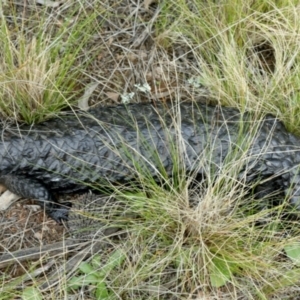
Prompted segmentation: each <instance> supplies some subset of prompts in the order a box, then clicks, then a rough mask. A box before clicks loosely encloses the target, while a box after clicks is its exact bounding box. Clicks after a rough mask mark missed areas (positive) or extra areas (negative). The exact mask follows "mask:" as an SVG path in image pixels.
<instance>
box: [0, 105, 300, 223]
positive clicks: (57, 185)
mask: <svg viewBox="0 0 300 300" xmlns="http://www.w3.org/2000/svg"><path fill="white" fill-rule="evenodd" d="M179 112H180V113H179ZM253 120H254V118H253V115H252V114H251V113H245V114H241V113H240V112H239V111H238V110H236V109H234V108H230V107H219V106H216V107H213V106H207V105H204V104H201V103H198V102H184V103H180V104H179V105H178V104H174V103H173V104H172V103H155V104H152V105H151V104H142V103H140V104H130V105H127V106H125V105H118V106H115V107H101V106H99V107H96V108H94V109H91V110H90V111H89V112H88V113H86V112H78V113H77V114H76V115H74V113H69V114H66V115H64V116H61V117H60V118H54V119H51V120H48V121H45V122H43V123H40V124H36V125H33V126H27V125H24V126H19V127H13V128H12V127H5V126H2V128H1V136H2V138H1V145H0V161H1V164H0V183H2V184H4V185H6V187H7V188H8V189H9V190H10V191H11V192H13V193H15V194H17V195H19V196H22V197H25V198H33V199H36V200H37V201H38V203H39V204H40V205H41V206H42V207H44V208H45V211H46V213H47V215H48V216H50V217H51V218H53V219H54V220H56V221H57V222H61V221H62V220H66V219H67V217H68V209H69V208H68V207H66V206H65V207H63V206H60V205H59V204H58V203H57V202H56V199H55V197H54V194H55V192H56V191H59V193H68V192H70V191H75V190H78V189H82V188H83V187H85V184H88V185H92V184H97V183H101V182H104V181H106V182H119V181H122V182H124V181H130V180H132V179H134V176H135V175H134V171H133V169H134V168H135V166H136V164H138V165H139V166H140V168H141V170H147V172H148V173H149V174H150V175H151V176H154V177H155V176H157V175H158V173H159V170H162V168H163V169H164V170H165V172H166V173H167V174H169V175H172V170H173V161H174V160H173V159H172V156H174V152H172V151H174V150H171V149H174V147H172V146H174V144H176V143H177V144H178V143H179V144H180V145H181V146H184V147H182V149H183V148H185V149H184V151H182V157H183V160H182V163H183V166H184V168H185V171H186V172H187V173H191V172H194V173H198V174H199V173H200V174H203V173H205V171H204V168H203V167H202V166H201V161H203V160H201V159H200V157H201V155H202V154H203V153H204V152H205V151H207V150H208V153H210V155H209V157H210V159H211V163H212V164H214V165H215V166H217V167H218V168H221V167H222V163H223V162H224V160H225V158H226V157H228V155H230V154H231V153H232V151H233V150H234V149H236V148H234V147H235V145H236V144H242V145H243V142H241V138H245V137H246V136H249V132H250V131H251V128H253V127H256V129H255V134H253V136H252V138H251V143H250V146H249V147H248V149H247V157H248V159H246V160H245V165H247V167H246V168H244V170H241V172H240V176H239V178H240V179H241V180H242V179H243V178H244V179H245V182H246V183H249V182H251V181H253V180H256V179H257V178H260V177H261V178H268V177H272V176H274V175H275V176H274V178H273V179H272V180H274V181H276V184H277V185H279V186H280V187H281V188H282V189H283V190H284V192H285V194H286V195H289V197H290V202H291V203H292V204H294V205H295V206H296V207H299V206H300V188H299V187H300V185H299V182H300V177H299V168H298V167H299V163H300V147H299V146H300V139H298V138H297V137H295V136H294V135H292V134H290V133H289V132H287V130H286V129H285V127H284V125H283V124H282V123H281V122H280V121H279V120H278V119H276V118H275V117H273V116H270V115H267V116H265V117H264V118H263V119H261V121H257V122H256V123H254V122H253ZM241 121H242V122H241ZM175 124H176V125H175ZM179 133H180V134H179ZM176 141H177V142H176ZM239 147H240V146H239ZM177 162H178V160H177Z"/></svg>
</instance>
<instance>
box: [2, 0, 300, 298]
mask: <svg viewBox="0 0 300 300" xmlns="http://www.w3.org/2000/svg"><path fill="white" fill-rule="evenodd" d="M0 2H1V1H0ZM19 2H20V3H18V1H11V0H6V1H4V2H3V3H0V17H1V26H0V36H1V41H2V43H1V44H0V69H1V74H0V98H1V100H0V110H1V114H2V116H4V117H10V118H13V119H16V120H18V121H21V122H22V121H23V122H24V121H25V122H27V123H34V122H40V121H42V120H44V119H45V118H49V117H51V116H53V115H56V114H59V112H60V111H61V110H62V109H63V108H65V107H68V106H70V105H73V106H76V105H77V104H78V100H79V99H80V97H82V95H83V94H85V95H88V99H86V98H85V100H84V101H85V105H86V104H87V103H88V105H89V106H92V105H94V104H96V103H100V102H101V103H102V104H103V103H105V104H110V103H112V102H113V103H117V102H120V101H121V100H120V99H123V101H124V99H126V100H128V99H129V100H131V101H149V100H155V101H164V100H177V99H182V100H185V99H190V100H191V101H192V100H195V99H197V98H199V96H201V95H209V98H210V99H211V102H214V103H220V104H222V105H229V106H234V107H238V108H239V109H240V110H242V111H244V110H246V109H247V110H252V111H255V112H257V114H258V116H259V115H260V114H261V113H273V114H275V115H277V116H279V117H280V118H281V119H282V120H283V121H284V123H285V125H286V126H287V127H288V128H289V130H290V131H292V132H294V133H296V134H300V119H299V117H298V115H299V110H300V100H299V99H300V94H299V90H298V86H299V82H300V80H299V71H300V54H299V50H300V48H299V47H300V34H299V32H300V22H299V15H300V1H298V0H281V1H275V0H260V1H242V0H234V1H232V0H224V1H214V0H207V1H202V0H189V1H183V0H179V1H175V0H173V1H172V0H170V1H160V3H157V2H159V1H144V2H143V3H140V2H139V1H127V0H122V1H117V2H116V1H110V0H104V1H90V0H89V1H85V0H76V1H65V2H63V3H62V4H61V5H57V6H55V5H54V4H53V3H57V2H56V1H52V2H51V3H52V4H53V6H52V5H50V4H49V3H50V2H49V1H45V4H44V5H39V4H31V5H29V4H24V1H19ZM32 2H34V1H32ZM91 84H92V86H93V88H92V89H90V87H91ZM87 91H88V92H87ZM121 96H123V97H121ZM81 99H82V98H81ZM175 148H176V147H175ZM175 148H174V149H175ZM238 154H239V153H233V157H232V158H231V160H230V159H229V160H228V161H227V162H226V164H225V165H224V167H223V169H222V170H221V172H220V173H218V174H217V173H214V172H213V168H212V166H211V165H210V164H209V153H206V154H205V156H203V157H199V162H201V164H202V166H205V169H206V170H207V174H208V176H207V178H205V179H204V180H202V181H198V182H197V181H195V180H194V178H193V174H190V175H191V176H189V177H186V176H184V175H183V174H184V170H183V169H181V168H178V170H174V176H173V178H168V177H167V176H166V175H165V174H164V172H163V170H160V171H161V176H159V178H158V180H157V179H156V181H155V180H153V179H152V178H149V176H147V174H143V173H142V172H141V169H142V168H139V166H136V170H133V172H135V173H136V178H137V182H136V183H135V184H133V185H132V186H131V187H128V186H127V187H122V186H118V187H111V188H112V189H113V194H114V197H111V198H110V199H109V200H108V202H107V205H103V207H102V208H101V209H99V210H98V211H97V212H91V214H90V215H89V214H87V215H86V216H85V217H87V218H90V219H94V220H95V221H96V226H101V228H103V230H104V229H109V228H115V227H117V228H119V231H118V233H114V234H111V235H110V236H107V235H103V234H99V233H98V234H95V235H94V237H93V238H92V239H91V241H90V244H98V245H99V244H100V245H102V244H103V245H105V246H103V247H100V250H99V247H98V248H97V251H94V250H93V251H90V252H91V253H92V254H93V255H91V257H90V258H86V257H82V259H81V260H78V261H77V265H75V267H74V266H73V268H69V267H68V260H70V257H68V256H67V255H65V256H64V255H60V256H51V255H49V256H48V257H47V256H45V257H43V259H41V260H40V261H38V262H36V263H35V264H34V265H30V264H29V263H27V264H24V266H23V265H22V263H21V262H20V265H22V267H21V268H18V269H17V268H16V269H14V268H13V267H7V268H6V269H2V270H1V276H2V277H1V283H2V284H1V286H2V292H0V299H13V298H16V297H22V299H64V298H67V297H68V295H69V294H72V296H74V295H77V298H74V299H294V298H295V295H298V294H299V281H300V269H299V259H300V246H299V242H298V240H299V236H300V228H299V222H298V221H297V219H295V218H287V217H286V209H287V206H288V205H287V202H288V201H287V200H288V199H283V198H284V197H282V195H269V196H268V197H266V198H265V199H264V200H263V201H264V202H266V203H267V202H268V201H270V202H271V201H272V200H273V199H274V198H276V197H281V199H280V200H281V201H279V202H280V205H278V206H275V207H272V206H271V205H270V206H268V205H265V206H264V205H262V202H260V201H257V200H255V197H254V195H253V194H252V191H251V190H249V189H248V190H247V189H246V188H245V187H244V185H243V182H241V180H240V179H239V178H238V170H239V168H240V167H241V165H242V163H243V160H242V158H241V157H240V156H234V155H238ZM173 156H174V160H175V161H176V160H178V165H180V162H181V160H180V155H179V152H178V153H177V152H176V151H175V150H174V155H173ZM133 159H134V158H133ZM157 182H159V184H158V183H157ZM254 185H255V184H254ZM295 214H297V213H295ZM97 222H99V224H98V223H97ZM29 224H30V222H29ZM97 224H98V225H97ZM3 226H4V225H3ZM7 226H12V224H8V225H6V227H5V228H7ZM48 226H51V224H50V225H48ZM3 228H4V227H3ZM5 230H6V229H5ZM5 230H3V231H4V232H5ZM24 235H25V229H24ZM56 238H57V237H56ZM37 240H38V239H37ZM7 241H8V239H7V237H6V236H4V235H1V249H4V250H5V252H7V251H13V250H12V249H14V250H15V248H14V247H16V246H15V245H18V247H17V248H22V247H24V245H25V242H24V237H23V234H19V235H18V234H16V235H15V241H14V242H13V243H12V242H11V241H10V240H9V241H10V243H8V242H7ZM39 242H41V241H40V240H38V243H39ZM7 243H8V244H9V245H8V244H7ZM86 251H88V250H86ZM47 266H48V267H47ZM61 266H64V267H65V270H66V271H65V272H63V273H59V272H57V274H58V275H57V274H56V273H55V271H56V270H59V269H61ZM20 269H21V270H22V271H20ZM17 270H18V271H17ZM19 273H22V274H21V275H20V274H19ZM79 291H80V292H79ZM74 297H75V296H74Z"/></svg>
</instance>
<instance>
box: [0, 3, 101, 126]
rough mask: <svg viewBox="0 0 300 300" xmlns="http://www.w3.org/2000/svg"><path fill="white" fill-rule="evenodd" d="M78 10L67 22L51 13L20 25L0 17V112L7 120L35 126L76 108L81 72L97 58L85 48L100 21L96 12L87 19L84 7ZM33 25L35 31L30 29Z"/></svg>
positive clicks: (80, 86)
mask: <svg viewBox="0 0 300 300" xmlns="http://www.w3.org/2000/svg"><path fill="white" fill-rule="evenodd" d="M79 5H80V3H78V4H77V5H74V6H73V7H72V8H70V9H69V10H70V11H69V15H70V18H65V20H64V21H59V20H57V19H55V18H54V17H53V16H52V15H51V14H50V15H49V14H47V11H44V12H43V13H41V12H39V13H41V14H40V16H39V17H38V19H36V16H35V18H33V17H32V18H33V19H34V20H30V19H29V20H27V19H26V18H24V19H21V20H20V19H19V18H18V16H17V15H16V16H14V15H12V17H11V19H12V20H9V21H10V22H9V21H8V20H6V19H5V17H4V16H2V17H1V18H2V20H1V27H0V35H1V40H2V43H1V45H0V53H1V55H0V66H1V75H0V82H1V83H0V98H1V99H3V100H2V101H1V102H0V109H1V113H2V115H3V116H5V117H13V118H14V119H15V120H19V121H23V122H26V123H34V122H40V121H43V120H45V119H47V118H48V117H51V116H52V117H53V116H54V115H56V114H57V113H59V111H61V110H62V109H63V108H65V107H67V106H69V105H71V104H77V103H76V101H78V96H79V95H80V93H81V91H82V89H83V86H82V84H81V83H80V81H81V78H82V77H83V72H84V71H85V69H86V68H87V67H88V65H89V64H90V62H91V60H92V58H93V55H95V54H92V53H88V52H87V50H86V49H85V47H86V46H87V44H88V43H89V40H90V39H91V35H92V34H93V33H94V32H95V27H94V26H93V23H94V22H95V18H96V14H95V13H92V12H90V14H89V18H84V17H83V16H84V13H85V11H84V8H81V9H80V6H79ZM36 13H38V11H36ZM73 14H74V16H73V17H72V18H71V16H72V15H73ZM34 21H35V22H37V26H36V27H33V28H28V27H29V26H30V25H31V22H34ZM28 24H29V25H28ZM83 32H84V34H81V33H83Z"/></svg>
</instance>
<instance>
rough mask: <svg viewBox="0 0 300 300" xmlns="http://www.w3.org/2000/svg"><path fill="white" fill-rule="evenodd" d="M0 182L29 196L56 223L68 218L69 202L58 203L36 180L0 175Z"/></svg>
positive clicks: (16, 192)
mask: <svg viewBox="0 0 300 300" xmlns="http://www.w3.org/2000/svg"><path fill="white" fill-rule="evenodd" d="M0 184H3V185H5V186H6V188H7V189H8V190H10V191H11V192H12V193H14V194H17V195H18V196H21V197H23V198H30V199H34V200H36V201H37V203H38V204H39V205H40V206H41V207H42V208H43V209H44V210H45V212H46V214H47V215H48V216H49V217H51V218H52V219H53V220H55V221H56V222H58V223H61V222H62V221H64V220H65V221H67V220H68V213H69V208H70V207H69V204H65V206H63V205H59V204H58V203H57V202H56V200H55V198H54V197H53V195H52V194H51V192H50V191H49V190H48V189H47V188H46V187H45V186H44V185H43V184H42V183H41V182H40V181H38V180H36V179H32V178H27V177H25V176H22V175H11V174H10V175H1V176H0Z"/></svg>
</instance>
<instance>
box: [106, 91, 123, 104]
mask: <svg viewBox="0 0 300 300" xmlns="http://www.w3.org/2000/svg"><path fill="white" fill-rule="evenodd" d="M106 95H107V97H108V98H109V99H111V100H113V101H114V102H117V101H118V100H119V96H120V94H118V93H114V92H107V93H106Z"/></svg>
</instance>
